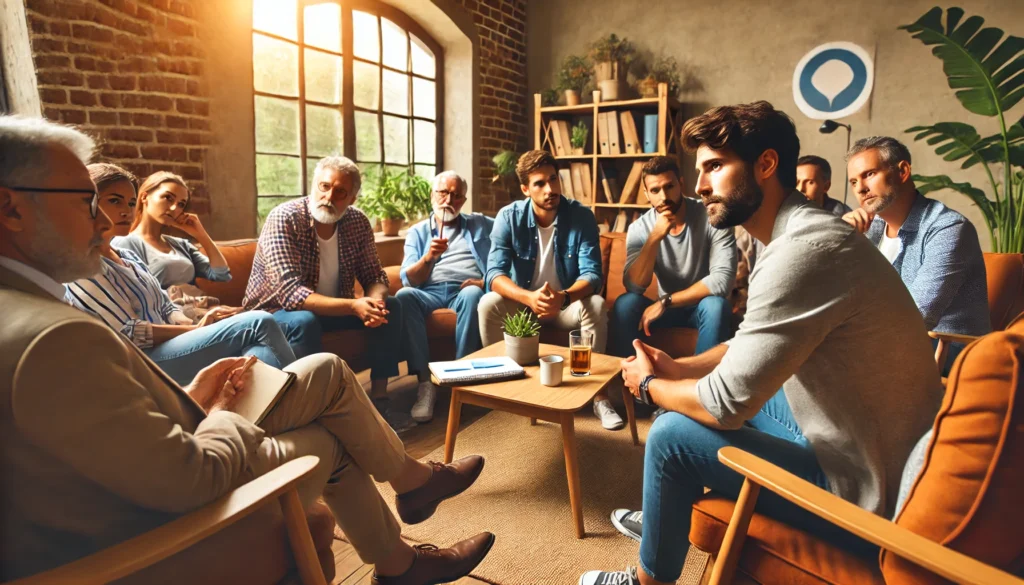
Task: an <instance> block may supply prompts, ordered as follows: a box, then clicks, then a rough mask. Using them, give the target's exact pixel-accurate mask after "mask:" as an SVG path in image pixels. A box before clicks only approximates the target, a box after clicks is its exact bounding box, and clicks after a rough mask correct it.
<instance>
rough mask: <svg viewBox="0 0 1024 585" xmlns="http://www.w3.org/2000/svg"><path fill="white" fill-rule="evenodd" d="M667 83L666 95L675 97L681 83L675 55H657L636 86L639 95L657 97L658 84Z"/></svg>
mask: <svg viewBox="0 0 1024 585" xmlns="http://www.w3.org/2000/svg"><path fill="white" fill-rule="evenodd" d="M659 83H664V84H667V85H668V95H669V96H672V97H675V96H677V95H679V88H680V86H681V84H682V82H681V81H680V77H679V64H678V63H676V59H675V57H665V56H662V57H658V58H657V59H656V60H655V61H654V63H653V64H651V66H650V67H649V68H648V69H647V74H646V76H644V78H643V79H641V80H640V83H639V84H638V86H637V89H638V90H639V92H640V97H645V98H653V97H658V84H659Z"/></svg>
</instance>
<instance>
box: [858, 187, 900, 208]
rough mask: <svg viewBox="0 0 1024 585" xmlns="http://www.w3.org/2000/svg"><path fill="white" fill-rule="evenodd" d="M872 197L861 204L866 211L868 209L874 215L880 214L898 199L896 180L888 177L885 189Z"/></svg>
mask: <svg viewBox="0 0 1024 585" xmlns="http://www.w3.org/2000/svg"><path fill="white" fill-rule="evenodd" d="M869 195H871V194H869ZM872 197H873V198H872V199H870V200H869V201H867V202H862V203H861V204H860V206H861V207H862V208H864V211H867V212H868V213H870V214H872V215H878V214H879V213H881V212H883V211H885V210H886V209H887V208H888V207H889V206H890V205H892V202H893V201H895V200H896V184H895V182H894V181H890V180H888V179H886V181H885V187H884V190H883V191H882V192H881V193H879V194H877V195H872Z"/></svg>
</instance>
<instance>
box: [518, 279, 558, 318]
mask: <svg viewBox="0 0 1024 585" xmlns="http://www.w3.org/2000/svg"><path fill="white" fill-rule="evenodd" d="M566 294H567V293H566V292H565V291H557V290H555V289H553V288H551V285H550V284H548V283H547V282H545V283H544V286H542V287H540V288H539V289H537V290H535V291H532V292H530V293H528V295H529V299H528V301H529V302H527V303H526V305H527V306H529V307H530V310H531V311H533V312H534V314H536V315H537V318H538V319H552V318H554V317H556V316H557V315H558V313H559V312H561V310H562V303H563V302H564V301H565V295H566Z"/></svg>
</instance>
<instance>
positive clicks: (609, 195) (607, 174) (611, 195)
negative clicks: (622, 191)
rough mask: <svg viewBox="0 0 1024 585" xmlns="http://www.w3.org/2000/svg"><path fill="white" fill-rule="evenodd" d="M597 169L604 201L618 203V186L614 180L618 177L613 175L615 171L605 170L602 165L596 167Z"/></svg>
mask: <svg viewBox="0 0 1024 585" xmlns="http://www.w3.org/2000/svg"><path fill="white" fill-rule="evenodd" d="M598 169H599V170H600V172H601V186H602V187H603V188H604V196H605V199H607V200H608V203H618V202H619V191H618V188H619V185H618V181H617V180H616V179H617V178H618V177H617V176H616V174H615V169H611V168H609V169H605V167H604V166H603V165H598Z"/></svg>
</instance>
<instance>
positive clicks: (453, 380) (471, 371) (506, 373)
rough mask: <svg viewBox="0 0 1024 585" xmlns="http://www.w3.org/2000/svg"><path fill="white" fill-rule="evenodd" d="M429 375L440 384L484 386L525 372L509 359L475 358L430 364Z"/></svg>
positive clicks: (510, 378) (522, 374) (524, 374)
mask: <svg viewBox="0 0 1024 585" xmlns="http://www.w3.org/2000/svg"><path fill="white" fill-rule="evenodd" d="M429 367H430V373H431V374H433V375H434V378H435V379H436V380H437V381H438V383H440V384H447V385H452V384H484V383H486V382H501V381H503V380H515V379H516V378H522V377H524V376H526V370H524V369H523V367H522V366H520V365H519V364H517V363H516V362H514V361H512V358H510V357H504V356H503V357H493V358H477V359H471V360H456V361H454V362H431V363H430V364H429Z"/></svg>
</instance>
